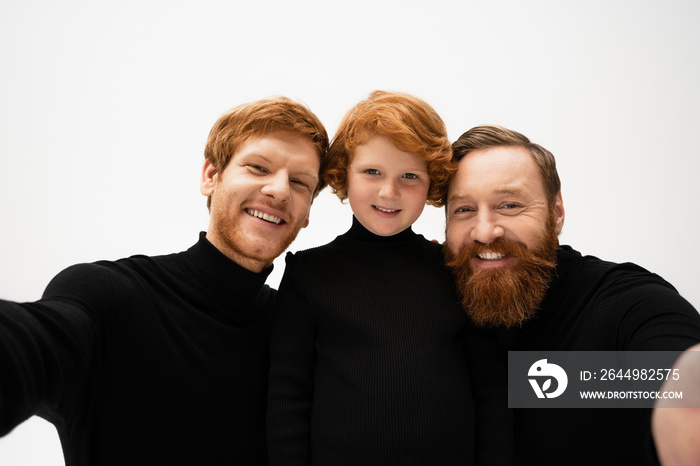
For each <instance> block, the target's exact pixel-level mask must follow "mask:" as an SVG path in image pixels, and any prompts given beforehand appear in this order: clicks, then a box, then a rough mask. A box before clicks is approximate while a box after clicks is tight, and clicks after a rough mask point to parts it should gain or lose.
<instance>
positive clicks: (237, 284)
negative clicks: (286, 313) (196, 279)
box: [185, 232, 273, 300]
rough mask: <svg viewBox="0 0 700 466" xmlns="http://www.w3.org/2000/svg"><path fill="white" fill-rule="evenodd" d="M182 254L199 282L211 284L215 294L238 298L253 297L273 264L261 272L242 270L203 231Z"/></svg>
mask: <svg viewBox="0 0 700 466" xmlns="http://www.w3.org/2000/svg"><path fill="white" fill-rule="evenodd" d="M185 254H186V255H187V257H188V258H189V259H190V260H191V263H192V264H193V265H194V266H195V268H196V269H197V272H198V274H199V275H200V276H201V278H202V281H203V282H206V283H208V284H210V285H211V286H212V288H213V290H212V291H213V292H214V293H215V294H221V295H224V294H231V295H234V296H235V297H236V298H237V299H244V300H253V299H255V297H256V296H257V295H258V294H259V292H260V290H261V289H262V287H263V285H265V280H267V277H268V275H270V272H272V267H273V266H272V265H271V266H270V267H268V268H266V269H265V270H263V271H262V272H260V273H255V272H251V271H250V270H248V269H245V268H244V267H242V266H240V265H238V264H237V263H236V262H234V261H232V260H231V259H229V258H228V257H226V256H225V255H224V254H223V253H222V252H221V251H219V250H218V249H216V247H215V246H214V245H213V244H211V243H210V242H209V240H208V239H207V238H206V232H201V233H200V234H199V241H198V242H197V243H196V244H195V245H194V246H192V247H191V248H189V249H188V250H187V251H186V253H185ZM214 290H215V291H214Z"/></svg>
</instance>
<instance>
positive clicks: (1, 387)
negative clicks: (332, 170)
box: [0, 97, 328, 466]
mask: <svg viewBox="0 0 700 466" xmlns="http://www.w3.org/2000/svg"><path fill="white" fill-rule="evenodd" d="M327 148H328V137H327V134H326V131H325V129H324V128H323V125H322V124H321V122H320V121H319V120H318V118H317V117H316V116H315V115H314V114H313V113H311V112H310V111H309V110H308V108H306V107H305V106H303V105H301V104H299V103H297V102H294V101H292V100H290V99H287V98H282V97H280V98H274V99H268V100H262V101H258V102H252V103H249V104H244V105H241V106H239V107H236V108H234V109H233V110H231V111H230V112H229V113H227V114H225V115H224V116H222V117H221V118H220V119H219V120H218V121H217V122H216V124H215V125H214V127H213V128H212V130H211V132H210V134H209V138H208V140H207V144H206V148H205V151H204V155H205V162H204V168H203V170H202V178H201V184H200V190H201V192H202V194H204V195H205V196H207V197H208V206H209V209H210V213H211V217H210V223H209V228H208V230H207V232H206V233H204V232H202V233H200V236H199V240H198V242H197V243H196V244H195V245H194V246H192V247H191V248H189V249H187V250H186V251H183V252H180V253H177V254H170V255H164V256H158V257H146V256H133V257H130V258H127V259H122V260H118V261H113V262H108V261H101V262H97V263H94V264H80V265H76V266H73V267H70V268H68V269H66V270H64V271H63V272H61V273H60V274H59V275H58V276H56V277H55V278H54V279H53V280H52V281H51V283H50V284H49V285H48V287H47V289H46V291H45V292H44V295H43V297H42V299H41V300H40V301H37V302H35V303H22V304H20V303H14V302H9V301H0V435H4V434H7V433H8V432H9V431H10V430H12V429H13V428H14V427H15V426H16V425H17V424H19V423H21V422H22V421H24V420H25V419H27V418H28V417H29V416H31V415H33V414H38V415H40V416H42V417H45V418H46V419H48V420H49V421H51V422H52V423H54V425H55V426H56V428H57V430H58V433H59V436H60V439H61V443H62V446H63V451H64V455H65V460H66V464H67V465H68V466H71V465H127V464H128V465H149V466H151V465H170V466H172V465H195V464H203V465H212V464H240V465H246V466H248V465H266V464H267V451H266V446H265V410H266V398H267V373H268V366H269V363H268V359H269V357H268V345H269V329H268V322H269V318H270V317H271V316H270V312H271V310H272V308H273V304H274V303H273V300H274V296H275V294H274V291H273V290H271V289H270V288H269V287H267V285H265V279H266V278H267V276H268V275H269V273H270V272H271V270H272V262H273V260H274V259H275V258H276V257H277V256H278V255H279V254H281V253H282V252H283V251H284V250H285V249H286V248H287V246H288V245H289V244H290V243H291V241H292V240H293V239H294V238H295V237H296V235H297V233H298V232H299V230H300V229H301V228H303V227H305V226H306V225H307V224H308V218H309V209H310V206H311V202H312V200H313V198H314V196H315V195H316V194H317V193H318V191H319V190H320V189H321V188H322V187H323V182H322V181H321V177H320V171H321V167H322V166H323V160H324V158H325V154H326V151H327Z"/></svg>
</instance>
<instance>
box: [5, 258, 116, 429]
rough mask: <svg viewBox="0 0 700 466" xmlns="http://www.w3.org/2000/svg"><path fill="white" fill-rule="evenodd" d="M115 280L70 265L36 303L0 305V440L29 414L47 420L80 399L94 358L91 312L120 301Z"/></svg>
mask: <svg viewBox="0 0 700 466" xmlns="http://www.w3.org/2000/svg"><path fill="white" fill-rule="evenodd" d="M114 275H115V274H114V273H111V272H109V271H108V270H106V269H105V268H104V267H100V266H97V265H87V264H84V265H78V266H73V267H70V268H68V269H66V270H64V271H63V272H61V273H60V274H59V275H57V276H56V277H55V278H54V279H53V280H52V281H51V283H50V284H49V286H48V287H47V289H46V291H45V292H44V296H43V297H42V299H41V300H39V301H37V302H34V303H15V302H10V301H0V435H5V434H7V433H8V432H10V431H11V430H12V429H13V428H14V427H15V426H17V425H18V424H20V423H21V422H23V421H24V420H26V419H27V418H29V417H30V416H32V415H34V414H39V415H42V416H44V417H48V418H51V417H53V415H54V414H53V413H55V412H58V411H62V410H64V409H66V408H67V407H68V406H71V401H73V400H78V399H79V397H81V396H83V395H84V389H85V384H86V380H87V378H88V377H89V372H90V370H91V367H92V366H94V364H95V363H94V361H95V358H97V355H98V354H99V350H98V347H99V344H98V342H99V334H100V325H99V323H98V322H97V319H96V316H95V313H94V309H95V307H100V303H101V302H111V303H115V302H118V301H119V300H120V299H121V294H120V293H117V296H115V293H114V290H115V289H116V288H118V282H119V278H118V277H115V276H114ZM104 307H106V306H104ZM46 413H48V414H49V416H47V415H46Z"/></svg>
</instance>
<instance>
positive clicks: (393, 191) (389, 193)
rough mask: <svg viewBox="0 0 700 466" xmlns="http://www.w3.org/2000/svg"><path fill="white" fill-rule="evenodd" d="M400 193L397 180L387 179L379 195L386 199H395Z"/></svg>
mask: <svg viewBox="0 0 700 466" xmlns="http://www.w3.org/2000/svg"><path fill="white" fill-rule="evenodd" d="M398 194H399V190H398V187H397V186H396V180H393V179H387V180H385V181H384V183H382V185H381V186H380V188H379V196H380V197H382V198H385V199H393V198H395V197H397V196H398Z"/></svg>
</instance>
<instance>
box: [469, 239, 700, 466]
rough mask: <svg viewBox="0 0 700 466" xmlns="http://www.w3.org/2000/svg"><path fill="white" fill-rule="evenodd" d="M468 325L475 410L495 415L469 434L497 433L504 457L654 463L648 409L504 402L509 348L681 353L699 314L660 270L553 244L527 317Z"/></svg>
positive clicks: (697, 335)
mask: <svg viewBox="0 0 700 466" xmlns="http://www.w3.org/2000/svg"><path fill="white" fill-rule="evenodd" d="M473 331H474V332H475V335H472V336H471V338H470V339H468V342H470V343H471V344H472V351H471V352H470V353H469V354H470V355H472V356H473V357H474V358H475V359H474V360H473V362H472V364H473V366H472V367H471V370H472V371H473V373H472V380H473V384H474V387H473V388H474V391H475V397H476V398H477V399H479V400H480V401H481V403H480V406H479V411H480V414H481V413H483V414H481V415H482V416H488V417H489V418H490V419H492V420H493V419H500V421H501V423H500V425H497V424H494V423H493V422H485V423H480V424H479V426H484V427H485V429H482V430H479V431H477V436H478V437H479V438H480V439H483V440H484V441H485V442H491V443H493V440H494V439H500V440H501V446H502V450H501V454H502V457H503V458H508V456H513V457H514V463H515V464H518V465H531V464H538V465H563V464H566V465H591V464H601V465H620V464H630V465H632V464H634V465H646V464H657V460H656V454H655V452H654V448H653V442H652V439H651V432H650V424H649V422H650V414H651V410H650V409H641V408H626V409H610V408H600V409H564V408H553V409H546V408H542V409H532V408H531V409H514V410H508V409H507V394H506V391H505V387H506V385H507V357H508V351H681V350H684V349H686V348H688V347H689V346H691V345H693V344H694V343H697V342H698V341H700V316H699V315H698V313H697V311H696V310H695V309H694V308H693V307H692V306H691V305H690V304H689V303H688V302H687V301H686V300H685V299H683V298H682V297H681V296H680V295H679V294H678V293H677V292H676V290H675V289H674V288H673V287H672V286H671V285H670V284H669V283H668V282H666V281H664V280H663V279H661V278H660V277H659V276H657V275H655V274H652V273H650V272H648V271H647V270H644V269H643V268H641V267H639V266H637V265H634V264H630V263H625V264H615V263H611V262H605V261H602V260H600V259H597V258H595V257H592V256H581V254H579V253H578V252H577V251H575V250H573V249H572V248H570V247H569V246H562V247H560V248H559V253H558V258H557V269H556V276H555V278H554V280H553V281H552V284H551V286H550V289H549V291H548V292H547V295H546V297H545V299H544V301H543V302H542V306H541V309H540V310H539V311H538V313H537V315H536V316H535V317H534V318H532V319H531V320H529V321H527V322H526V323H525V324H524V325H523V326H522V327H521V328H512V329H505V328H500V329H495V330H484V329H479V330H477V329H475V330H473ZM486 341H490V342H491V343H492V344H494V345H495V347H493V346H492V347H491V348H489V347H488V346H487V345H486V344H484V342H486ZM477 342H478V344H477V345H476V346H474V344H475V343H477ZM494 349H495V352H494V351H493V350H494ZM496 393H500V398H499V397H497V396H495V394H496ZM489 394H490V398H491V403H488V402H487V401H486V399H488V398H489ZM497 413H498V414H497ZM494 428H495V429H496V430H493V429H494ZM484 437H486V438H485V439H484ZM513 446H514V449H512V448H513ZM508 449H511V450H510V452H508ZM511 461H513V459H512V458H511V459H510V460H509V461H505V460H501V461H499V462H498V463H496V464H503V465H505V464H510V462H511ZM485 464H486V463H485Z"/></svg>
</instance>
